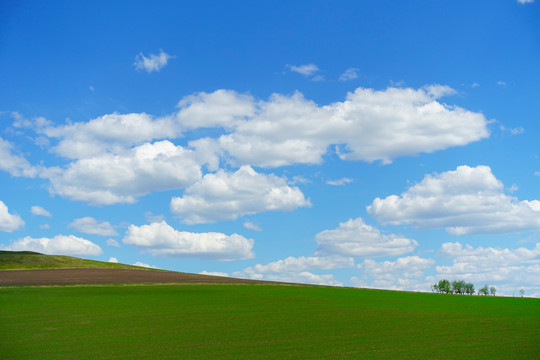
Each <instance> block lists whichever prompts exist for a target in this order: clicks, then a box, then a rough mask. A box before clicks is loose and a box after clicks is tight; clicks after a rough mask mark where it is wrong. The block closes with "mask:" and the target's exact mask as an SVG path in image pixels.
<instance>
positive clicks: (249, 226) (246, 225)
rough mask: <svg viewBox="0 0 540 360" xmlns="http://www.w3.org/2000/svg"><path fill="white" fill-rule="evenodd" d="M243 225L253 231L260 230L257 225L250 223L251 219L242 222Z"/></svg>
mask: <svg viewBox="0 0 540 360" xmlns="http://www.w3.org/2000/svg"><path fill="white" fill-rule="evenodd" d="M244 227H245V228H246V229H249V230H253V231H262V229H261V228H260V226H259V225H257V224H254V223H252V222H251V221H246V222H244Z"/></svg>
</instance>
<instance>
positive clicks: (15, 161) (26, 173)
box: [0, 138, 39, 178]
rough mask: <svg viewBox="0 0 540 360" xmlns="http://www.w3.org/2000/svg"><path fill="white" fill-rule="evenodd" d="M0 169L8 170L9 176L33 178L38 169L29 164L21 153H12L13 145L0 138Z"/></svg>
mask: <svg viewBox="0 0 540 360" xmlns="http://www.w3.org/2000/svg"><path fill="white" fill-rule="evenodd" d="M0 170H3V171H6V172H8V173H9V174H10V175H11V176H17V177H29V178H34V177H36V176H37V175H38V173H39V169H38V168H37V167H34V166H32V165H30V163H29V162H28V160H26V159H25V158H24V156H22V155H16V154H14V153H13V146H12V145H11V143H10V142H9V141H7V140H4V139H2V138H0Z"/></svg>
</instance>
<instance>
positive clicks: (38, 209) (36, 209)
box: [30, 205, 52, 217]
mask: <svg viewBox="0 0 540 360" xmlns="http://www.w3.org/2000/svg"><path fill="white" fill-rule="evenodd" d="M30 211H31V212H32V214H34V215H38V216H47V217H51V216H52V215H51V213H50V212H49V211H47V210H45V209H44V208H42V207H41V206H37V205H36V206H32V207H31V208H30Z"/></svg>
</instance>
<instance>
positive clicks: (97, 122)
mask: <svg viewBox="0 0 540 360" xmlns="http://www.w3.org/2000/svg"><path fill="white" fill-rule="evenodd" d="M43 133H44V134H45V135H47V136H48V137H52V138H59V139H60V142H59V143H58V145H57V146H55V147H54V148H53V150H54V151H55V152H56V153H57V154H59V155H61V156H64V157H66V158H70V159H83V158H91V157H94V156H102V155H103V154H104V153H105V152H110V153H114V154H120V153H123V152H124V151H125V150H126V149H129V148H130V147H131V146H132V145H138V144H142V143H144V142H145V141H151V140H153V139H165V138H176V137H178V136H180V134H181V131H180V125H179V124H178V123H177V122H176V121H175V120H174V119H173V117H162V118H158V119H153V118H152V117H151V116H150V115H147V114H144V113H142V114H135V113H132V114H118V113H113V114H107V115H103V116H100V117H98V118H95V119H92V120H90V121H88V122H76V123H70V124H67V125H62V126H57V127H52V126H50V127H47V128H45V129H43Z"/></svg>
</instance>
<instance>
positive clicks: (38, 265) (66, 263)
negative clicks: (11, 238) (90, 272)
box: [0, 251, 141, 270]
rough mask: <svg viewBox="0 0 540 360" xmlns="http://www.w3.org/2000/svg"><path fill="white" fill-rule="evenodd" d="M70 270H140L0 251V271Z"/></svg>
mask: <svg viewBox="0 0 540 360" xmlns="http://www.w3.org/2000/svg"><path fill="white" fill-rule="evenodd" d="M70 268H71V269H72V268H108V269H141V268H140V267H138V266H133V265H125V264H117V263H108V262H102V261H94V260H85V259H80V258H76V257H72V256H64V255H43V254H40V253H36V252H31V251H0V270H37V269H70Z"/></svg>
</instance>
